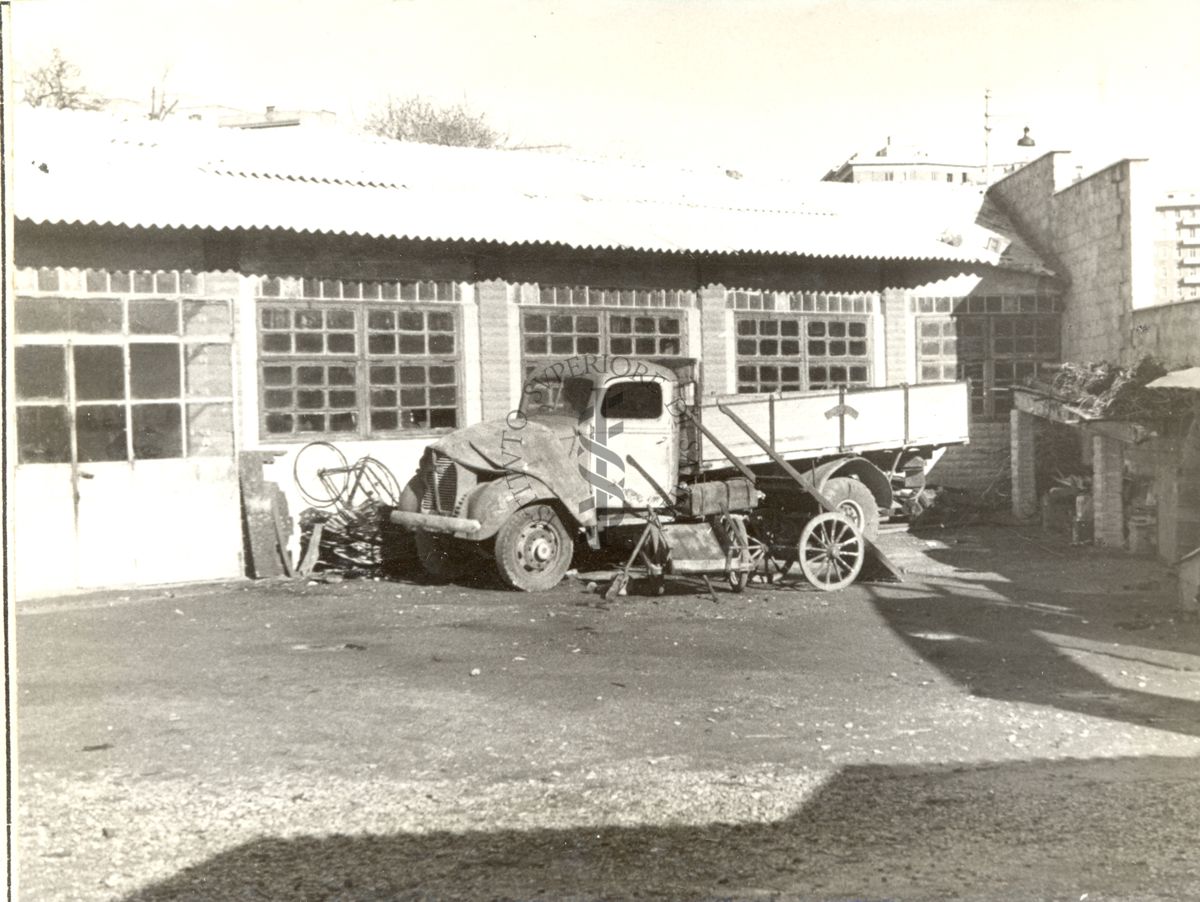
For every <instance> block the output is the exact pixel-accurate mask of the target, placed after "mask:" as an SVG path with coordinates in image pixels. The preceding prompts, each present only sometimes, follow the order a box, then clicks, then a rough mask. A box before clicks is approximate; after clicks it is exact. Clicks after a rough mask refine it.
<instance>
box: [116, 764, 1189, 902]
mask: <svg viewBox="0 0 1200 902" xmlns="http://www.w3.org/2000/svg"><path fill="white" fill-rule="evenodd" d="M1195 768H1196V761H1195V760H1194V759H1186V758H1183V759H1181V758H1161V757H1158V758H1155V757H1148V758H1137V759H1130V758H1121V759H1093V760H1086V761H1079V760H1061V761H1033V762H1022V763H1016V764H1012V763H1007V764H984V765H976V766H971V767H965V766H956V767H951V766H936V767H915V766H914V767H883V766H878V767H875V766H870V767H849V768H846V769H845V770H843V771H841V772H839V773H838V774H837V775H836V776H835V777H834V778H833V779H832V780H831V781H829V782H828V783H826V784H825V785H824V786H823V787H822V788H821V789H819V790H818V791H817V792H816V793H815V795H814V796H813V797H812V798H811V799H810V800H809V801H808V803H807V804H805V805H804V806H803V807H802V808H801V809H800V810H798V811H797V812H796V813H795V814H794V815H792V816H791V817H789V818H786V819H785V820H782V821H777V822H769V823H751V824H741V825H735V824H710V825H703V826H635V827H613V826H581V827H577V828H573V829H559V830H530V831H518V830H497V831H486V832H485V831H479V832H466V833H449V832H431V833H424V834H418V833H395V834H391V835H362V836H329V837H307V836H306V837H297V838H288V839H284V838H270V837H268V838H263V839H260V840H256V841H254V842H250V843H246V844H244V845H241V846H238V847H235V848H232V849H230V850H228V851H226V852H224V853H221V854H219V855H216V856H215V857H213V858H211V859H209V860H207V861H205V862H203V863H201V864H199V865H196V866H194V867H189V868H186V869H184V870H182V871H181V872H179V873H178V874H177V875H175V876H173V877H171V878H169V879H167V880H165V881H163V882H161V883H158V884H155V885H152V886H149V887H146V888H144V889H143V890H141V891H139V892H137V893H135V894H133V895H131V896H129V897H127V899H126V902H167V900H172V902H181V900H198V899H206V900H207V899H239V900H240V899H272V900H293V899H338V900H382V899H403V900H417V899H420V900H425V899H429V900H458V899H566V898H571V899H650V898H667V899H718V898H720V899H744V898H763V897H778V896H783V897H785V898H821V899H828V898H847V897H853V898H858V899H885V898H887V899H895V898H920V899H930V898H955V899H987V898H1033V897H1037V898H1041V899H1056V898H1063V899H1066V898H1070V899H1072V900H1077V899H1079V898H1080V897H1081V895H1082V894H1083V893H1091V894H1092V896H1093V897H1094V898H1148V897H1152V896H1154V895H1155V893H1154V891H1155V890H1160V891H1167V894H1166V895H1164V896H1163V898H1188V897H1191V898H1195V897H1196V896H1197V894H1198V893H1200V862H1198V861H1197V858H1196V856H1195V854H1194V849H1193V848H1190V847H1181V846H1180V844H1179V838H1180V837H1185V836H1196V835H1198V834H1200V799H1198V798H1197V789H1196V785H1195V780H1194V776H1195Z"/></svg>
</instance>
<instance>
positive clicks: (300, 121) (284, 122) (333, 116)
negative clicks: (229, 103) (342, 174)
mask: <svg viewBox="0 0 1200 902" xmlns="http://www.w3.org/2000/svg"><path fill="white" fill-rule="evenodd" d="M336 121H337V113H334V112H331V111H329V110H277V109H275V107H273V106H269V107H267V108H266V110H265V111H264V112H262V113H236V114H234V115H232V116H223V117H221V118H220V119H219V120H218V121H217V124H218V125H220V126H221V127H222V128H288V127H294V126H298V125H333V124H334V123H335V122H336Z"/></svg>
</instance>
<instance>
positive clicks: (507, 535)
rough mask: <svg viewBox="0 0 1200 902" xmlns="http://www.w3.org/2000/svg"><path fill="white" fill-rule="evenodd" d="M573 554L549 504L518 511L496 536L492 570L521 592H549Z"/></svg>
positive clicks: (556, 583) (564, 572)
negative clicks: (493, 567)
mask: <svg viewBox="0 0 1200 902" xmlns="http://www.w3.org/2000/svg"><path fill="white" fill-rule="evenodd" d="M574 553H575V546H574V543H573V542H572V541H571V535H570V533H568V532H567V528H566V527H565V526H563V522H562V519H561V518H560V517H559V516H558V513H557V511H555V510H554V508H553V507H551V506H550V505H549V504H531V505H529V507H523V508H521V509H520V510H519V511H517V512H516V513H514V514H513V515H512V516H511V517H509V518H508V520H507V521H505V523H504V525H503V526H501V527H500V531H499V532H498V533H496V569H497V570H498V571H499V572H500V578H501V579H503V580H504V581H505V582H506V583H508V584H509V585H510V586H512V587H513V588H514V589H517V590H519V591H521V592H544V591H546V590H547V589H553V588H554V587H555V586H557V585H558V583H559V581H560V580H562V578H563V576H564V575H566V572H567V568H568V567H570V566H571V558H572V556H573V555H574Z"/></svg>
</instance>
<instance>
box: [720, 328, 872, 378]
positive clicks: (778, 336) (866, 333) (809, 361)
mask: <svg viewBox="0 0 1200 902" xmlns="http://www.w3.org/2000/svg"><path fill="white" fill-rule="evenodd" d="M747 322H754V323H756V324H761V323H765V322H773V323H780V324H781V325H780V326H779V327H778V328H777V329H776V331H775V333H774V334H769V333H764V332H762V331H761V326H756V328H755V331H754V334H753V335H751V334H750V333H748V332H744V331H743V326H742V324H743V323H747ZM784 322H794V323H796V324H797V334H796V335H784V334H783V333H784V327H783V326H782V323H784ZM816 323H822V324H825V327H826V330H827V331H826V334H825V335H814V334H812V333H811V329H810V327H811V326H812V325H814V324H816ZM838 323H845V324H846V330H845V331H846V334H845V335H843V336H837V335H831V334H829V331H828V327H829V325H830V324H838ZM851 324H854V325H859V326H861V327H862V332H863V334H862V335H853V336H852V335H851V334H850V331H851V329H850V326H851ZM733 332H734V335H733V340H734V347H733V350H734V391H736V392H737V393H738V394H779V393H782V392H792V391H831V390H834V389H836V388H838V387H839V386H845V387H846V388H852V389H853V388H869V387H871V386H872V385H874V369H875V367H874V347H873V344H874V336H873V334H872V332H873V330H872V315H871V314H870V313H837V312H834V313H831V312H828V311H821V312H817V311H803V312H800V311H795V310H793V311H776V310H737V311H736V312H735V313H734V318H733ZM748 341H754V342H755V343H756V347H755V350H754V353H750V352H748V351H746V350H744V349H743V342H748ZM763 341H767V342H771V341H774V342H777V343H778V345H779V348H778V353H775V354H766V353H763V351H762V342H763ZM791 341H795V342H796V345H797V353H796V354H795V355H786V354H784V353H783V344H784V342H791ZM835 341H840V342H844V343H845V344H846V345H847V348H846V350H847V353H846V354H842V355H836V356H832V355H816V356H814V355H812V354H811V348H810V343H813V342H826V343H829V342H835ZM859 341H861V342H862V343H863V345H864V348H863V353H862V354H853V355H852V354H850V353H848V352H849V346H850V343H851V342H859ZM772 366H773V367H776V368H778V369H779V373H778V375H779V378H778V379H774V380H767V379H765V378H764V376H763V372H762V367H772ZM792 366H795V367H797V368H798V373H797V375H798V376H799V379H798V380H791V379H785V378H783V372H782V368H783V367H792ZM840 366H844V367H846V370H847V372H846V375H847V379H846V381H845V382H838V381H834V380H832V378H826V379H825V380H823V383H822V384H820V385H819V387H817V388H813V385H814V380H813V378H812V376H813V374H812V368H813V367H826V368H832V367H840ZM851 367H855V368H857V367H862V368H863V370H864V375H863V378H862V379H861V380H852V379H850V378H849V376H850V369H851ZM750 368H754V371H755V376H754V379H753V380H749V379H746V378H744V377H745V375H746V371H747V370H749V369H750ZM831 376H832V373H827V377H831ZM767 386H774V387H767ZM793 386H795V387H793Z"/></svg>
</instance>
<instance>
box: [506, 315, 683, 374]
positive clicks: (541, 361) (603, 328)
mask: <svg viewBox="0 0 1200 902" xmlns="http://www.w3.org/2000/svg"><path fill="white" fill-rule="evenodd" d="M518 309H519V312H520V317H521V319H520V322H519V324H518V329H519V332H520V337H521V365H522V371H523V372H525V373H527V374H528V373H531V372H534V371H536V370H538V369H540V368H542V367H544V366H546V365H548V364H550V363H553V362H554V361H556V360H562V359H563V358H564V357H573V356H581V355H584V354H595V355H596V356H605V355H607V356H609V357H629V358H634V357H636V358H643V359H647V360H687V359H688V318H687V308H684V307H624V306H623V307H611V306H609V307H599V306H589V307H584V306H582V305H574V306H567V305H560V306H553V307H550V306H546V305H545V304H522V305H520V307H519V308H518ZM529 316H544V317H546V331H545V332H544V333H542V332H533V333H530V332H528V331H527V330H526V317H529ZM568 316H569V317H572V318H574V320H573V325H572V331H571V332H570V333H560V334H559V335H558V336H557V337H560V338H561V337H565V336H566V335H567V334H570V335H571V336H572V341H573V346H572V349H571V350H570V351H565V350H564V351H555V350H554V349H553V348H554V342H553V340H554V338H555V337H556V336H555V333H554V331H553V330H552V329H551V328H550V325H551V321H552V319H553V318H554V317H568ZM578 317H596V319H597V321H598V322H597V326H598V328H597V331H596V332H587V331H579V330H578V327H577V318H578ZM620 317H628V318H629V319H630V320H631V322H630V329H631V331H629V332H618V331H616V330H614V329H613V320H614V319H617V318H620ZM639 318H647V319H654V320H655V328H654V332H653V333H638V332H637V331H634V330H635V329H636V322H635V321H636V320H637V319H639ZM664 319H671V320H673V321H675V322H676V323H677V325H678V331H677V332H674V333H671V332H664V331H662V329H661V321H662V320H664ZM543 334H544V335H545V336H546V339H547V344H546V352H545V353H538V352H531V351H529V350H528V349H527V348H528V340H529V339H536V338H538V337H540V336H542V335H543ZM592 336H595V338H596V341H597V344H596V347H597V348H598V350H596V351H594V352H593V351H590V350H582V351H581V350H579V347H580V344H579V341H578V339H580V338H590V337H592ZM625 338H628V339H629V340H630V341H631V342H633V344H632V345H631V349H630V350H629V351H618V350H614V349H613V340H614V339H616V340H618V341H621V340H624V339H625ZM639 338H641V339H653V340H654V341H655V342H656V350H655V351H654V352H652V353H644V352H641V351H639V350H638V349H637V346H636V342H637V340H638V339H639ZM670 340H675V341H677V342H678V346H679V351H678V353H676V354H670V353H663V352H662V351H661V350H659V348H661V342H662V341H670Z"/></svg>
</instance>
